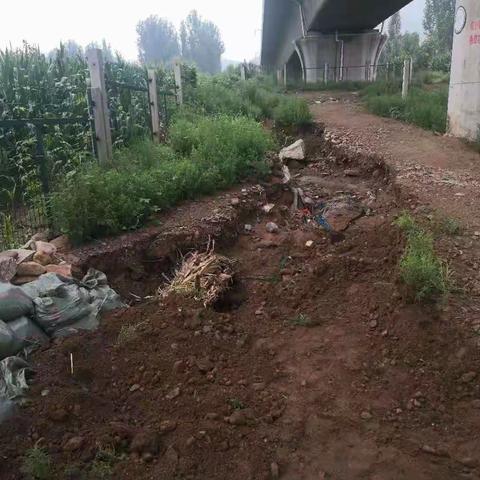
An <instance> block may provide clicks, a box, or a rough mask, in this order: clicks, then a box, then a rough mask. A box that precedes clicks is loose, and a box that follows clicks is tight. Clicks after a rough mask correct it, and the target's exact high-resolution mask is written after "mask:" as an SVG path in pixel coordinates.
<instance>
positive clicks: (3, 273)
mask: <svg viewBox="0 0 480 480" xmlns="http://www.w3.org/2000/svg"><path fill="white" fill-rule="evenodd" d="M16 273H17V261H16V260H15V257H10V256H6V255H5V256H0V282H3V283H7V282H9V281H10V280H11V279H12V278H13V277H14V276H15V274H16Z"/></svg>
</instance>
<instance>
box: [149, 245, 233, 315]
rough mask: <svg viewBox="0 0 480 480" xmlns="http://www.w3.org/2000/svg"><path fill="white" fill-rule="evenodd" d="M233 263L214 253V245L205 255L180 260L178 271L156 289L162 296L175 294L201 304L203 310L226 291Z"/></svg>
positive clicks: (187, 256)
mask: <svg viewBox="0 0 480 480" xmlns="http://www.w3.org/2000/svg"><path fill="white" fill-rule="evenodd" d="M234 263H235V262H234V261H233V260H231V259H229V258H227V257H224V256H222V255H218V254H216V253H215V252H214V246H212V247H211V248H210V246H209V248H207V251H206V252H203V253H200V252H197V251H195V252H191V253H189V254H188V255H186V256H185V257H183V258H182V263H181V265H180V268H179V269H178V270H177V271H176V272H175V275H174V277H173V279H172V280H171V282H170V284H169V285H168V286H167V287H164V288H161V289H159V292H158V293H159V295H160V296H161V297H165V296H167V295H168V294H170V293H172V292H173V293H177V294H180V295H185V296H188V297H193V298H195V300H198V301H201V302H203V304H204V305H205V306H206V307H207V306H209V305H212V304H214V303H215V302H216V301H217V300H219V298H220V297H221V296H222V295H223V294H224V293H225V292H226V291H227V290H229V289H230V287H231V285H232V284H233V277H234V270H233V267H234Z"/></svg>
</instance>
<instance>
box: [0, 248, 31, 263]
mask: <svg viewBox="0 0 480 480" xmlns="http://www.w3.org/2000/svg"><path fill="white" fill-rule="evenodd" d="M2 255H13V256H14V258H15V260H16V261H17V265H18V264H19V263H23V262H29V261H30V260H32V258H33V256H34V255H35V251H34V250H29V249H26V248H17V249H15V250H7V251H6V252H3V253H2Z"/></svg>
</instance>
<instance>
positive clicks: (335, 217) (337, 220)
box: [323, 195, 365, 232]
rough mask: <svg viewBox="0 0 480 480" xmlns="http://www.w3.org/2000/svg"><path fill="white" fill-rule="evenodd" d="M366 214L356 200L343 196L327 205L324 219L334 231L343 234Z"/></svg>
mask: <svg viewBox="0 0 480 480" xmlns="http://www.w3.org/2000/svg"><path fill="white" fill-rule="evenodd" d="M364 212H365V211H364V208H363V206H362V205H360V203H359V202H358V201H357V200H356V199H354V198H353V197H351V196H349V195H341V196H338V197H336V198H334V199H332V200H330V201H329V202H328V203H327V206H326V208H325V213H324V214H323V217H324V218H325V220H326V221H327V223H328V224H329V225H330V227H331V228H332V230H334V231H335V232H341V231H343V230H346V229H347V228H348V226H349V225H350V223H352V222H353V221H354V220H356V219H357V218H360V217H361V216H362V215H363V214H364Z"/></svg>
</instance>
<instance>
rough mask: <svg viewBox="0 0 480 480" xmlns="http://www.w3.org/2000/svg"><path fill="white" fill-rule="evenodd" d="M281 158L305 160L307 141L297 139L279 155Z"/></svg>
mask: <svg viewBox="0 0 480 480" xmlns="http://www.w3.org/2000/svg"><path fill="white" fill-rule="evenodd" d="M278 156H279V158H280V160H282V161H284V160H305V142H304V141H303V140H301V139H300V140H297V141H296V142H295V143H292V145H289V146H288V147H285V148H283V149H282V150H281V151H280V154H279V155H278Z"/></svg>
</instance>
